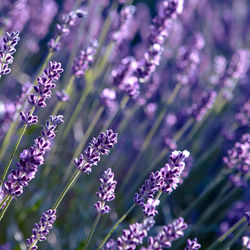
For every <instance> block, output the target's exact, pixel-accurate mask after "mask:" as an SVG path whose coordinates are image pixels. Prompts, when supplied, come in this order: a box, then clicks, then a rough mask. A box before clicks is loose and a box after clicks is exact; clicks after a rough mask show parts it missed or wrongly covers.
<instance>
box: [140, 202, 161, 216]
mask: <svg viewBox="0 0 250 250" xmlns="http://www.w3.org/2000/svg"><path fill="white" fill-rule="evenodd" d="M159 204H160V200H154V199H151V198H149V199H148V200H147V203H146V204H143V209H142V211H143V213H144V215H145V216H149V217H150V216H153V217H154V216H155V215H156V214H158V211H157V210H156V209H155V208H156V207H157V206H159Z"/></svg>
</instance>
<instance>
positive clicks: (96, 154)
mask: <svg viewBox="0 0 250 250" xmlns="http://www.w3.org/2000/svg"><path fill="white" fill-rule="evenodd" d="M116 143H117V133H114V132H113V130H112V129H109V130H106V131H105V133H103V132H101V133H100V134H99V135H98V137H97V138H95V137H94V138H93V139H92V141H91V143H90V145H89V146H88V147H87V148H86V150H85V151H84V154H81V155H80V156H79V158H75V160H74V162H75V165H76V166H77V168H78V169H79V170H80V171H82V172H84V173H88V174H89V173H91V171H92V169H91V168H92V166H93V165H97V163H98V162H99V161H100V157H101V155H108V154H109V151H110V149H111V148H113V147H114V145H115V144H116Z"/></svg>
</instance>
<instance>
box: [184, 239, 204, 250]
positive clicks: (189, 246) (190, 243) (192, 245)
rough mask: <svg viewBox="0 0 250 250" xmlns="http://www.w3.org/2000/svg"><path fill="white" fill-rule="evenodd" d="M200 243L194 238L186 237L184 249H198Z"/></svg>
mask: <svg viewBox="0 0 250 250" xmlns="http://www.w3.org/2000/svg"><path fill="white" fill-rule="evenodd" d="M200 248H201V245H200V244H199V243H198V242H197V239H196V238H194V239H193V240H190V239H188V240H187V246H186V247H185V249H184V250H193V249H194V250H195V249H200Z"/></svg>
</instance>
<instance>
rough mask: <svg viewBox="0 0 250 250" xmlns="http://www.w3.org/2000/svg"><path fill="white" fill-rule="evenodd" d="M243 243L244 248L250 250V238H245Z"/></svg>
mask: <svg viewBox="0 0 250 250" xmlns="http://www.w3.org/2000/svg"><path fill="white" fill-rule="evenodd" d="M241 241H242V246H243V247H245V249H250V236H243V237H242V240H241ZM243 249H244V248H243Z"/></svg>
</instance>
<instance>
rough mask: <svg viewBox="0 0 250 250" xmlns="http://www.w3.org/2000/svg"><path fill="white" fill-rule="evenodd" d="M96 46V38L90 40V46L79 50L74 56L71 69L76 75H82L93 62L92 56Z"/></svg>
mask: <svg viewBox="0 0 250 250" xmlns="http://www.w3.org/2000/svg"><path fill="white" fill-rule="evenodd" d="M97 48H98V42H97V40H94V41H92V42H91V44H90V46H89V47H87V48H86V49H85V50H82V51H81V52H80V55H79V56H78V57H76V58H75V60H74V65H73V68H72V71H73V73H74V75H75V76H76V77H82V76H84V74H85V72H86V71H87V70H88V69H89V67H90V65H91V64H92V63H93V62H94V56H95V53H96V51H97Z"/></svg>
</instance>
